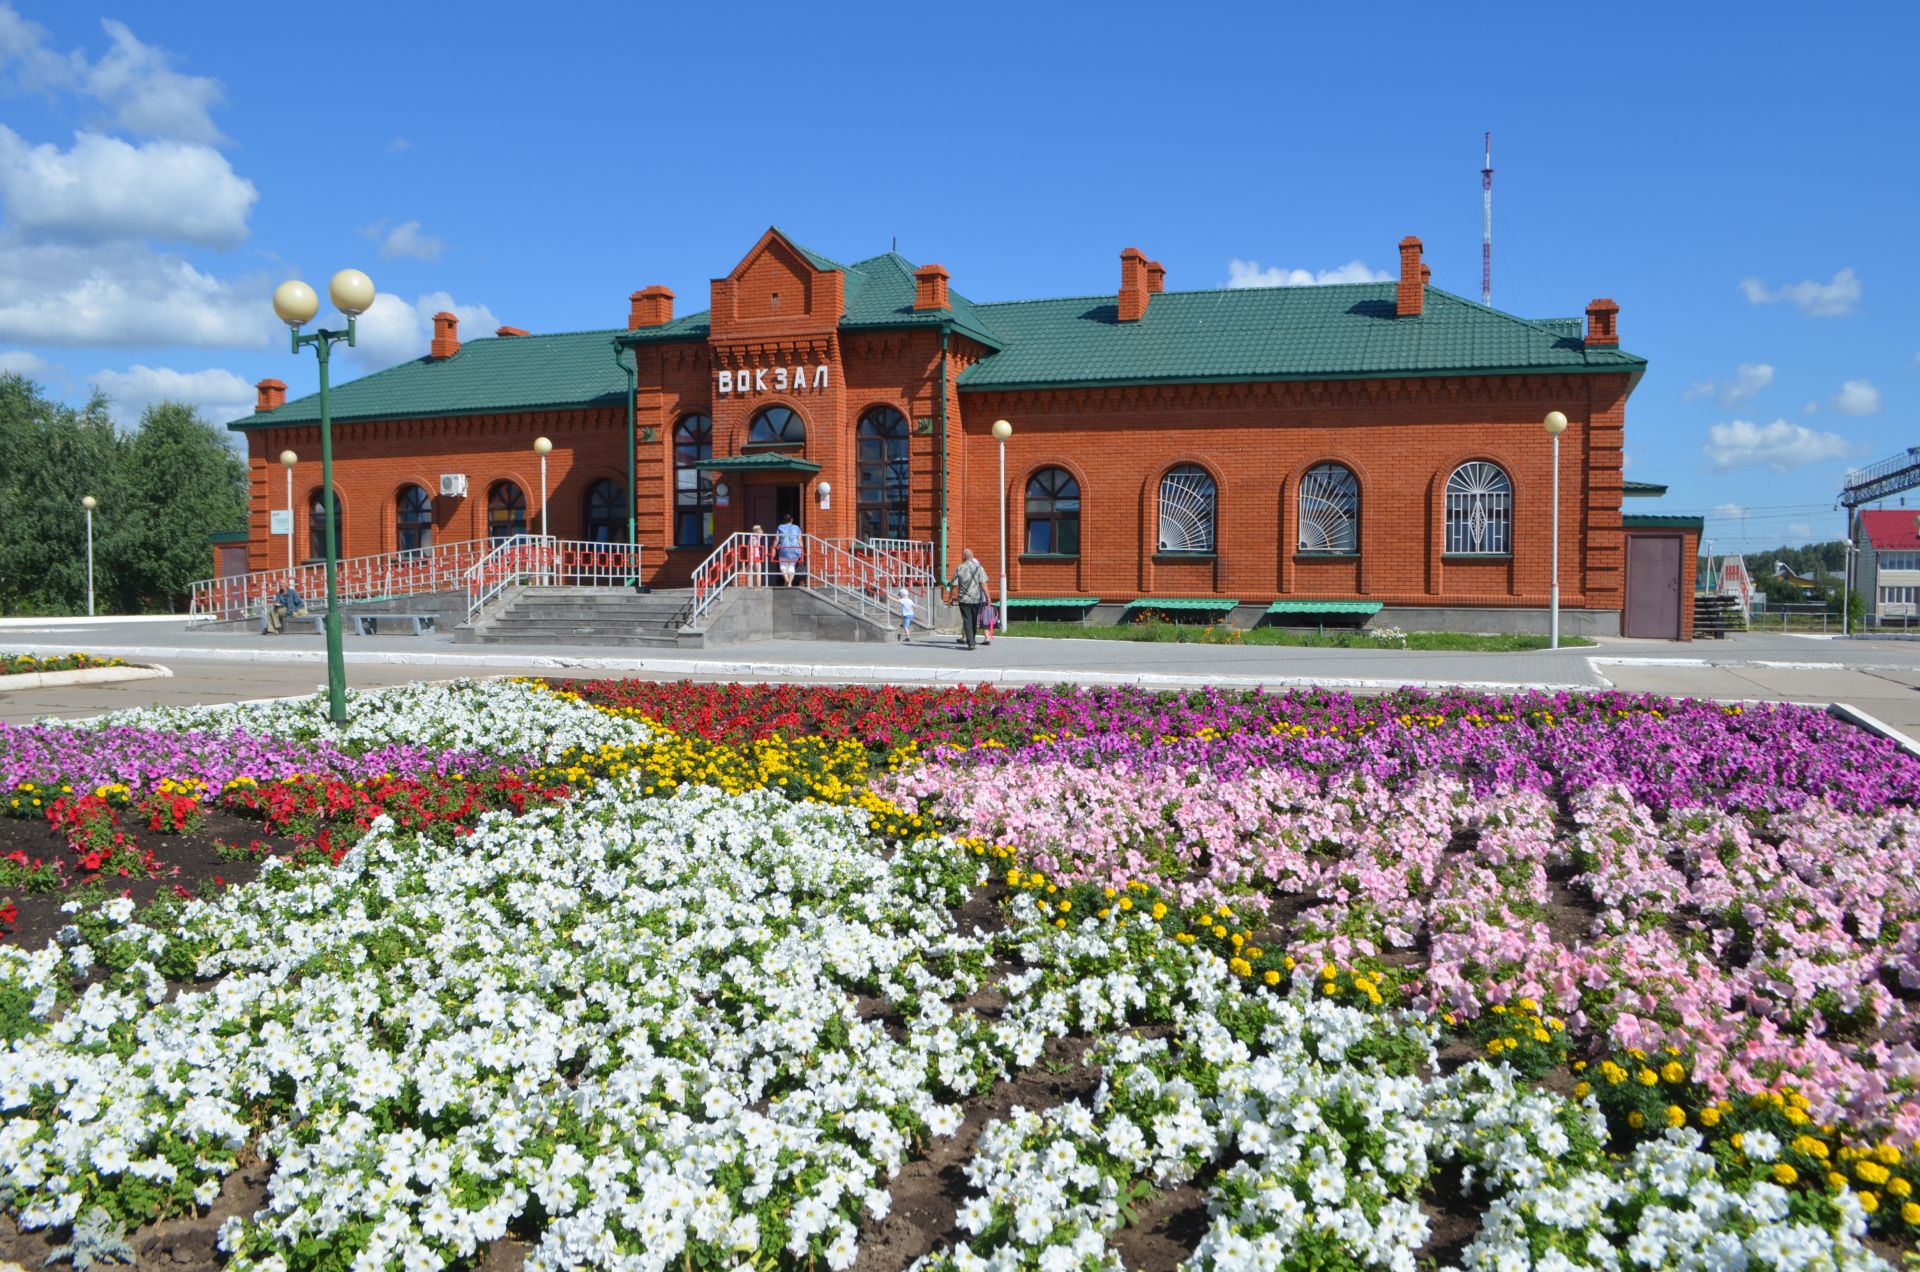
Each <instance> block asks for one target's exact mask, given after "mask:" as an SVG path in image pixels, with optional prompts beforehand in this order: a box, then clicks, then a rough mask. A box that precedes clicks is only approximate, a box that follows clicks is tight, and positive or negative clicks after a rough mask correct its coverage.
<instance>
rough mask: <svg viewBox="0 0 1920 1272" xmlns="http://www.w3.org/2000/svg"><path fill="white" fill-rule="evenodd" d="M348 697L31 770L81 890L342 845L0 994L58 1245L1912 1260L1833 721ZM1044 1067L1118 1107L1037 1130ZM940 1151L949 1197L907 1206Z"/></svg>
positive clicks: (111, 918) (1015, 1257)
mask: <svg viewBox="0 0 1920 1272" xmlns="http://www.w3.org/2000/svg"><path fill="white" fill-rule="evenodd" d="M595 704H602V705H599V706H597V705H595ZM354 705H355V709H356V710H355V723H354V725H353V726H351V727H350V729H349V730H347V731H346V732H345V733H344V734H337V735H336V734H331V733H329V731H328V729H327V726H326V725H325V724H324V717H323V715H322V703H321V701H320V700H318V699H310V700H304V701H301V702H297V703H288V704H273V705H269V706H265V707H245V708H215V709H204V710H202V709H196V710H193V711H186V712H141V713H131V714H127V715H123V716H121V717H118V718H115V719H113V720H110V721H105V722H101V723H100V724H99V725H98V726H97V727H94V728H90V729H68V730H60V729H52V728H47V727H42V728H40V729H37V730H30V731H19V732H18V734H17V739H18V740H17V741H16V743H15V745H14V746H12V747H0V757H4V758H0V764H6V765H8V766H9V767H7V768H5V769H4V770H0V777H3V779H4V782H5V785H4V786H0V790H14V791H18V790H20V788H21V787H22V786H30V787H32V788H33V792H32V793H30V795H29V798H31V797H32V794H40V795H41V796H42V797H43V798H44V796H45V795H46V794H48V793H51V794H52V795H53V797H54V798H53V800H52V801H49V805H51V803H53V802H58V803H59V805H60V812H59V814H58V815H57V816H55V817H53V818H51V819H50V820H49V819H46V817H45V814H44V813H42V814H41V815H40V816H41V817H42V819H43V820H47V821H48V835H49V840H50V842H53V843H54V844H55V846H56V847H60V848H62V850H63V851H65V852H67V853H68V854H69V855H70V856H71V855H72V854H73V853H76V852H78V851H79V849H78V848H75V847H73V846H72V845H73V841H74V840H75V839H76V838H77V839H78V840H79V841H80V842H81V843H82V844H84V845H86V846H87V848H88V850H89V851H93V850H96V849H98V848H99V847H100V845H99V844H97V843H96V841H95V837H96V836H98V835H100V834H102V833H107V831H109V830H111V828H112V827H113V826H114V824H115V823H114V821H113V819H112V817H117V818H118V823H117V824H118V826H119V827H121V828H122V833H124V828H126V827H128V826H130V825H131V826H133V828H134V829H133V833H134V834H135V835H136V836H137V837H138V842H139V850H140V851H141V852H144V853H147V854H148V855H151V856H153V857H154V864H153V865H150V866H148V867H146V868H149V869H157V868H161V867H163V866H164V857H165V850H164V847H161V848H152V847H150V845H151V844H153V843H159V842H161V841H159V840H154V839H153V838H152V837H153V836H154V835H162V836H164V835H165V834H167V833H169V832H172V831H175V830H178V829H180V828H185V827H190V826H192V825H193V824H194V822H195V818H196V817H200V816H205V815H207V812H208V810H212V811H213V812H214V813H216V814H218V815H244V816H246V817H249V818H252V819H257V820H258V822H259V823H260V824H261V825H262V828H263V830H266V831H271V832H278V833H283V834H287V835H290V836H291V837H292V838H293V839H294V840H295V842H297V843H300V844H306V845H311V846H313V847H314V848H315V851H313V852H310V853H306V852H303V853H299V854H296V857H295V859H294V860H292V861H288V862H282V861H279V860H269V861H268V862H266V863H265V865H264V868H263V869H262V871H261V874H260V877H259V879H258V880H257V881H255V882H253V883H249V884H247V885H245V886H242V887H235V888H231V889H227V890H224V891H221V892H218V893H217V894H214V895H211V896H208V897H205V898H202V899H197V900H192V901H188V902H186V903H184V904H183V905H179V906H177V907H174V908H171V909H162V910H157V911H151V912H146V913H140V914H136V913H135V910H134V907H133V906H132V905H131V903H128V902H125V901H120V902H113V901H109V902H106V903H104V904H100V903H88V904H79V905H78V906H77V908H76V910H75V913H74V914H73V916H72V917H73V925H72V927H71V928H70V929H69V930H68V931H67V932H65V933H64V934H63V935H62V937H61V939H60V941H59V942H58V943H57V944H55V945H51V946H48V947H46V948H44V949H39V950H28V949H20V948H11V947H0V1032H4V1036H5V1040H6V1041H7V1042H8V1043H9V1044H10V1045H9V1048H8V1050H6V1051H4V1052H0V1119H3V1120H0V1186H4V1187H5V1188H7V1189H11V1190H12V1191H11V1192H10V1193H0V1196H11V1197H12V1198H13V1200H12V1201H11V1202H10V1203H8V1204H9V1205H10V1207H11V1209H12V1210H13V1211H14V1212H15V1214H16V1215H17V1218H18V1221H19V1223H20V1224H21V1225H22V1226H23V1227H24V1228H27V1229H29V1230H33V1231H40V1230H48V1231H53V1232H58V1233H59V1234H61V1235H60V1239H61V1240H67V1239H69V1233H68V1230H69V1229H71V1230H72V1236H71V1239H72V1240H74V1241H76V1242H81V1243H82V1244H84V1243H85V1242H96V1243H105V1242H106V1241H107V1240H108V1239H109V1238H110V1237H111V1236H112V1234H115V1233H118V1232H122V1231H125V1230H128V1229H131V1228H134V1227H137V1226H138V1225H140V1224H143V1223H146V1222H148V1221H150V1220H153V1219H155V1218H158V1217H162V1216H167V1215H191V1214H193V1213H197V1212H199V1211H201V1210H202V1209H203V1208H204V1207H206V1206H207V1205H208V1204H209V1203H210V1202H211V1201H212V1199H213V1197H214V1196H215V1194H216V1193H218V1192H219V1190H220V1188H221V1185H222V1180H223V1179H224V1178H225V1177H226V1176H228V1175H229V1174H231V1173H232V1172H233V1171H234V1170H235V1169H236V1167H237V1166H238V1165H239V1164H240V1163H241V1162H243V1161H247V1160H253V1159H256V1158H262V1159H265V1160H266V1161H267V1162H268V1163H269V1164H270V1169H271V1172H272V1177H273V1184H272V1198H273V1200H272V1204H271V1205H270V1206H262V1207H261V1208H259V1209H258V1210H257V1212H256V1213H253V1214H251V1215H250V1216H244V1215H243V1216H242V1217H239V1218H236V1219H231V1220H228V1221H227V1223H226V1224H225V1226H224V1227H223V1230H222V1232H221V1238H220V1239H221V1243H222V1246H223V1248H224V1249H226V1250H227V1251H228V1252H229V1256H230V1261H229V1266H231V1267H235V1268H273V1269H290V1268H322V1267H326V1268H331V1267H345V1266H349V1265H356V1264H357V1265H359V1266H380V1265H388V1264H399V1265H402V1266H407V1267H422V1268H425V1267H442V1266H471V1265H472V1264H473V1263H474V1262H475V1261H476V1260H477V1259H478V1258H480V1257H481V1254H482V1252H483V1251H484V1250H485V1249H486V1248H487V1247H489V1246H491V1245H496V1244H500V1243H509V1242H511V1243H516V1245H515V1246H514V1248H521V1247H524V1249H525V1251H526V1257H527V1263H528V1266H530V1267H534V1268H559V1267H659V1268H668V1267H673V1268H680V1267H732V1266H736V1265H738V1264H741V1263H743V1262H746V1263H758V1264H760V1265H761V1266H767V1265H772V1264H781V1265H786V1266H796V1267H797V1266H803V1265H808V1264H815V1265H818V1264H825V1265H826V1266H828V1267H832V1268H844V1267H848V1266H851V1265H852V1263H853V1261H854V1260H855V1258H856V1257H864V1258H865V1259H866V1260H867V1265H868V1266H873V1267H876V1268H880V1267H899V1266H904V1265H905V1264H906V1263H907V1262H908V1261H909V1260H910V1259H912V1258H915V1257H918V1256H925V1260H926V1266H930V1267H937V1268H948V1267H951V1268H956V1269H976V1268H1015V1267H1020V1268H1025V1267H1036V1268H1066V1267H1119V1266H1121V1264H1122V1261H1123V1251H1125V1250H1129V1249H1131V1247H1130V1246H1129V1245H1128V1242H1129V1241H1131V1240H1133V1239H1134V1238H1133V1237H1132V1236H1131V1235H1130V1234H1131V1233H1133V1232H1134V1231H1136V1229H1135V1228H1130V1227H1129V1225H1130V1224H1135V1223H1141V1224H1145V1223H1149V1222H1151V1221H1150V1220H1149V1219H1148V1218H1146V1217H1145V1216H1147V1215H1149V1214H1150V1213H1151V1212H1152V1210H1153V1207H1155V1206H1156V1205H1180V1206H1185V1207H1186V1208H1187V1211H1188V1212H1190V1214H1191V1218H1192V1221H1191V1223H1190V1224H1188V1225H1187V1227H1186V1228H1184V1229H1182V1231H1186V1232H1188V1234H1189V1235H1187V1236H1186V1237H1184V1238H1182V1239H1181V1240H1180V1241H1179V1242H1177V1243H1176V1244H1177V1245H1178V1253H1177V1256H1164V1262H1166V1263H1170V1262H1172V1261H1173V1259H1174V1258H1175V1257H1178V1258H1184V1259H1186V1260H1187V1261H1188V1262H1189V1263H1190V1264H1191V1266H1194V1267H1210V1268H1221V1269H1225V1268H1271V1267H1276V1266H1324V1267H1356V1268H1357V1267H1379V1268H1393V1269H1400V1268H1411V1267H1413V1266H1415V1265H1416V1263H1417V1262H1418V1261H1419V1260H1420V1259H1431V1260H1436V1261H1439V1262H1442V1263H1446V1264H1451V1265H1457V1266H1463V1267H1473V1268H1482V1267H1485V1268H1491V1267H1507V1266H1526V1265H1528V1263H1529V1262H1531V1261H1537V1262H1539V1264H1540V1266H1562V1267H1574V1266H1603V1267H1624V1266H1629V1265H1631V1266H1640V1265H1648V1264H1653V1265H1658V1264H1663V1263H1664V1264H1668V1265H1671V1266H1681V1267H1687V1266H1700V1267H1707V1266H1739V1265H1742V1264H1744V1265H1746V1266H1752V1267H1816V1266H1818V1267H1855V1266H1861V1267H1864V1266H1870V1265H1872V1264H1873V1263H1874V1262H1875V1256H1874V1254H1873V1252H1872V1251H1871V1250H1869V1249H1868V1247H1867V1246H1866V1245H1864V1244H1863V1241H1865V1240H1867V1239H1868V1238H1869V1233H1873V1234H1878V1235H1877V1236H1874V1237H1873V1238H1872V1239H1874V1240H1893V1241H1897V1242H1902V1243H1910V1242H1911V1238H1912V1234H1913V1233H1915V1232H1916V1231H1920V1200H1916V1199H1914V1198H1913V1189H1914V1186H1915V1185H1916V1184H1917V1183H1920V1171H1917V1170H1916V1161H1920V1159H1916V1158H1915V1157H1914V1156H1913V1154H1914V1152H1915V1151H1920V1150H1916V1148H1915V1141H1916V1138H1917V1137H1920V1095H1916V1090H1917V1089H1920V1057H1916V1053H1915V1050H1914V1045H1913V1044H1914V1033H1915V1029H1914V1020H1913V1016H1912V1012H1911V1007H1910V1000H1911V999H1913V998H1915V997H1920V950H1917V948H1916V947H1917V946H1920V895H1916V889H1915V885H1914V884H1913V883H1912V882H1911V880H1910V879H1909V878H1908V877H1907V876H1908V875H1910V874H1911V867H1910V863H1911V860H1912V857H1913V848H1912V846H1911V845H1912V843H1913V842H1914V841H1913V838H1912V837H1913V836H1915V835H1916V834H1920V815H1916V813H1915V812H1914V811H1913V801H1914V795H1915V794H1916V791H1920V765H1916V764H1915V763H1913V762H1912V761H1910V760H1908V759H1906V758H1905V757H1903V756H1901V755H1900V754H1899V753H1898V752H1896V751H1894V750H1892V749H1891V748H1890V747H1889V746H1887V745H1886V744H1884V743H1881V742H1879V741H1877V740H1874V739H1872V738H1869V737H1867V736H1866V735H1864V734H1860V733H1858V732H1855V731H1853V730H1850V729H1848V728H1847V727H1846V726H1844V725H1841V724H1839V723H1837V722H1835V721H1832V720H1830V719H1828V718H1827V717H1824V716H1821V715H1818V714H1816V713H1811V712H1805V711H1799V710H1794V709H1780V710H1768V711H1732V710H1727V709H1722V708H1719V707H1716V706H1713V705H1711V704H1694V703H1674V702H1669V701H1666V700H1661V699H1652V698H1642V697H1634V696H1628V695H1614V694H1608V695H1593V696H1588V697H1576V696H1568V695H1516V696H1507V697H1488V696H1481V695H1469V694H1400V695H1391V696H1388V697H1384V698H1376V699H1355V698H1350V697H1346V696H1344V695H1331V694H1297V695H1282V696H1276V697H1261V696H1257V695H1242V694H1189V695H1178V696H1154V695H1149V694H1145V693H1142V692H1139V691H1112V692H1099V693H1072V692H1063V691H1057V690H1021V691H1016V692H1011V693H1007V692H999V691H994V690H989V689H966V690H949V691H941V692H937V693H934V692H929V693H912V692H906V691H893V690H888V691H875V690H832V691H826V690H823V691H801V690H794V689H780V688H773V687H748V686H721V687H705V686H688V685H657V684H644V683H640V682H627V683H615V684H610V685H605V686H598V685H589V684H567V685H562V686H557V687H554V688H548V687H544V686H541V685H538V684H535V683H527V682H517V683H498V684H489V685H478V686H477V685H464V686H460V685H456V686H442V687H431V688H416V689H412V690H405V691H396V692H393V693H390V694H380V695H356V701H355V704H354ZM603 708H604V709H603ZM223 743H224V746H223ZM16 752H17V754H16ZM21 756H30V757H31V759H30V760H29V759H22V758H20V757H21ZM170 766H171V768H172V769H173V771H171V772H168V771H165V770H167V769H168V768H169V767H170ZM249 767H251V768H252V769H254V770H255V771H252V772H249V771H247V770H248V769H249ZM65 788H71V789H65ZM103 791H104V793H103ZM76 792H77V793H76ZM108 814H112V817H109V816H107V815H108ZM55 831H58V832H59V834H60V835H61V836H63V837H64V839H65V843H64V844H61V843H59V842H56V841H54V839H53V835H54V832H55ZM109 842H110V841H109ZM33 868H34V867H33V865H32V863H31V861H29V862H28V863H18V864H17V865H16V869H17V870H19V871H23V872H24V871H31V870H32V869H33ZM4 869H5V866H4V863H0V870H4ZM0 877H4V876H0ZM1063 1048H1064V1050H1063ZM1043 1061H1044V1062H1046V1063H1049V1064H1055V1065H1058V1064H1062V1063H1068V1064H1077V1065H1079V1066H1082V1068H1083V1070H1084V1072H1085V1073H1086V1074H1087V1075H1088V1078H1087V1081H1086V1082H1085V1083H1084V1084H1083V1085H1078V1086H1070V1089H1068V1090H1066V1091H1065V1092H1063V1093H1062V1094H1061V1095H1059V1096H1055V1097H1051V1098H1041V1099H1034V1098H1023V1099H1022V1100H1020V1101H1015V1102H1011V1103H1009V1102H1007V1100H1006V1099H1005V1098H1004V1093H1005V1092H1007V1091H1010V1090H1031V1089H1032V1088H1031V1087H1030V1086H1023V1085H1022V1084H1023V1083H1028V1082H1031V1075H1033V1074H1035V1073H1037V1072H1040V1071H1041V1070H1040V1069H1039V1068H1037V1067H1036V1066H1041V1065H1042V1063H1043ZM935 1160H952V1161H954V1162H955V1163H956V1164H958V1166H959V1167H960V1176H959V1177H961V1178H964V1179H965V1181H966V1184H967V1187H966V1191H965V1196H964V1197H963V1198H961V1199H960V1200H959V1202H958V1204H957V1206H956V1205H955V1204H954V1202H953V1201H951V1200H945V1193H943V1192H941V1191H940V1190H939V1189H935V1190H934V1191H933V1192H922V1193H915V1192H913V1189H914V1188H915V1187H917V1186H918V1185H916V1184H914V1183H913V1181H914V1180H916V1179H919V1178H922V1177H923V1176H925V1175H928V1174H930V1173H931V1167H928V1168H927V1169H926V1170H924V1171H923V1170H922V1169H921V1167H920V1166H918V1165H916V1163H926V1162H931V1161H935ZM902 1190H905V1192H904V1193H903V1192H902ZM902 1195H905V1196H906V1197H907V1198H908V1201H907V1203H904V1204H902V1205H900V1206H899V1208H897V1209H896V1202H897V1199H898V1198H899V1197H900V1196H902ZM942 1205H944V1206H946V1207H947V1209H946V1210H944V1211H942V1210H941V1209H940V1206H942ZM943 1216H944V1217H943ZM953 1225H957V1231H958V1232H959V1234H960V1238H961V1239H959V1240H954V1239H953V1238H952V1237H951V1236H950V1235H949V1232H950V1229H951V1228H952V1226H953ZM102 1248H104V1244H103V1245H102ZM1163 1255H1164V1252H1163ZM1156 1257H1162V1256H1156ZM1556 1260H1557V1262H1556ZM1128 1261H1129V1263H1130V1265H1131V1266H1141V1264H1140V1262H1139V1261H1138V1260H1137V1259H1133V1258H1132V1256H1131V1255H1129V1256H1128ZM1516 1261H1517V1262H1516ZM1148 1262H1149V1263H1152V1262H1153V1261H1152V1260H1149V1261H1148Z"/></svg>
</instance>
